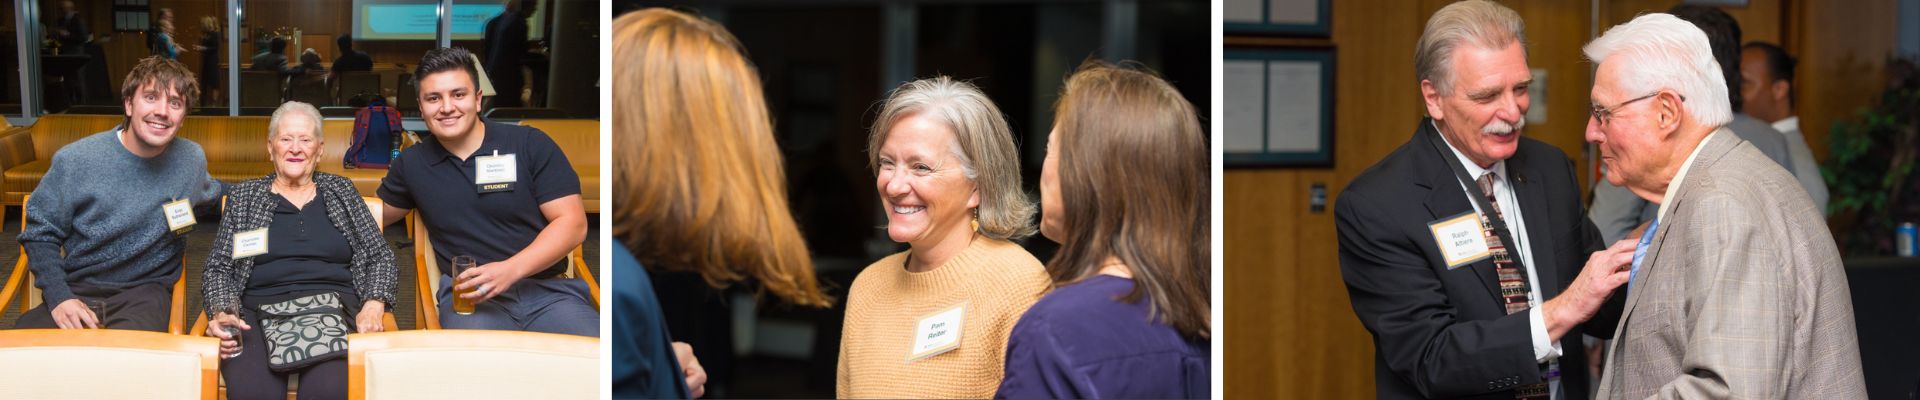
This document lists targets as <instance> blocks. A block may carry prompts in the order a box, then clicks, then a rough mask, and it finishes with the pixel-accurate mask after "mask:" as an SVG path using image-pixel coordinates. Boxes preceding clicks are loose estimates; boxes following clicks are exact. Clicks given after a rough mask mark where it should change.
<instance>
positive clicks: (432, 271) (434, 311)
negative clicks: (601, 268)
mask: <svg viewBox="0 0 1920 400" xmlns="http://www.w3.org/2000/svg"><path fill="white" fill-rule="evenodd" d="M407 225H408V226H409V227H410V228H409V229H412V230H413V266H414V274H415V275H417V276H416V278H417V279H414V282H415V285H416V286H415V287H416V288H417V290H415V291H414V293H415V294H416V295H417V297H419V300H418V301H415V302H414V311H415V313H414V316H415V318H414V320H413V325H414V329H440V297H439V296H437V294H438V293H439V290H440V261H439V258H436V257H434V255H433V241H432V240H430V239H429V238H428V236H427V227H426V224H424V223H421V221H420V213H419V212H413V213H408V214H407ZM588 240H592V238H588ZM581 247H582V246H574V247H573V252H570V253H567V264H568V265H571V266H573V268H569V269H567V273H566V274H565V275H562V276H565V277H568V278H579V279H580V280H583V281H586V282H587V290H588V291H589V294H591V295H592V296H593V298H592V300H593V306H594V307H596V308H597V307H600V283H599V282H598V281H595V280H594V279H593V271H592V270H590V269H588V268H587V262H586V258H584V255H582V251H581Z"/></svg>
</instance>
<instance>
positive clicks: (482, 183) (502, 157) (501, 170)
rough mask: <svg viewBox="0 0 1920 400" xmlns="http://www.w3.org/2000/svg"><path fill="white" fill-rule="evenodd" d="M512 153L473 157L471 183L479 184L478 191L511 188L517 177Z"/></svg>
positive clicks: (494, 152)
mask: <svg viewBox="0 0 1920 400" xmlns="http://www.w3.org/2000/svg"><path fill="white" fill-rule="evenodd" d="M517 172H519V168H516V164H515V162H514V158H513V154H500V151H499V150H494V151H493V155H490V156H480V157H476V158H474V166H473V183H474V184H475V185H478V186H479V189H480V193H491V192H505V191H509V190H513V183H514V182H515V181H517V180H518V179H519V176H520V175H519V174H518V173H517Z"/></svg>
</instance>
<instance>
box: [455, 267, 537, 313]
mask: <svg viewBox="0 0 1920 400" xmlns="http://www.w3.org/2000/svg"><path fill="white" fill-rule="evenodd" d="M527 275H531V272H528V271H521V268H520V267H519V266H515V265H513V264H510V263H507V262H505V261H500V262H490V263H487V264H486V265H481V266H478V267H473V268H468V269H467V271H466V272H461V273H460V276H456V277H454V278H453V281H454V282H458V283H459V284H458V285H455V286H454V289H455V292H456V293H457V292H458V291H460V290H467V289H474V290H473V292H471V293H467V294H465V295H459V296H460V297H465V298H468V299H472V300H473V303H474V304H480V302H483V301H487V299H491V298H493V296H498V295H500V293H504V292H506V291H507V288H511V287H513V284H514V283H516V282H519V281H520V278H525V277H527Z"/></svg>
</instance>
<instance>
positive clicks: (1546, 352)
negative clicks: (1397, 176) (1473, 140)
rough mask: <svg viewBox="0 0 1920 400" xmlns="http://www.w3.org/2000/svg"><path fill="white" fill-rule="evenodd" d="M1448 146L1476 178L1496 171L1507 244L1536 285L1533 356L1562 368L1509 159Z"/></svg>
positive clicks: (1530, 318)
mask: <svg viewBox="0 0 1920 400" xmlns="http://www.w3.org/2000/svg"><path fill="white" fill-rule="evenodd" d="M1439 130H1440V126H1439V123H1438V122H1437V121H1436V122H1435V125H1434V131H1436V132H1438V131H1439ZM1440 138H1441V139H1443V140H1444V139H1446V135H1441V136H1440ZM1447 149H1449V150H1452V151H1453V156H1454V158H1457V159H1459V160H1460V164H1461V165H1465V166H1466V167H1467V176H1469V177H1471V178H1473V179H1479V178H1480V176H1481V175H1485V174H1487V173H1492V174H1493V176H1494V179H1493V196H1494V198H1495V199H1496V200H1498V203H1499V205H1498V207H1499V208H1500V217H1501V219H1502V220H1503V221H1502V222H1505V223H1506V224H1507V232H1509V233H1512V234H1513V241H1514V242H1515V243H1513V244H1512V245H1511V246H1507V247H1508V248H1510V249H1514V250H1516V251H1518V252H1519V253H1520V254H1519V256H1520V259H1521V260H1522V261H1523V262H1525V264H1524V265H1525V266H1526V268H1527V285H1528V287H1531V288H1533V290H1529V291H1527V306H1528V308H1527V326H1528V329H1527V330H1528V331H1529V336H1531V337H1532V339H1533V340H1532V342H1533V359H1534V362H1541V363H1552V364H1554V366H1553V368H1555V369H1558V364H1559V362H1560V361H1559V359H1560V355H1561V353H1562V349H1561V347H1560V343H1559V342H1555V341H1553V338H1552V336H1550V335H1548V334H1547V322H1546V319H1545V317H1544V316H1542V315H1541V310H1540V302H1541V301H1543V300H1542V299H1541V298H1540V290H1541V289H1540V274H1539V273H1538V270H1537V269H1535V268H1534V264H1533V250H1532V248H1531V242H1529V241H1528V240H1527V230H1526V226H1527V219H1526V217H1525V216H1524V215H1521V211H1520V201H1519V198H1518V197H1516V196H1514V193H1513V185H1511V184H1509V183H1508V182H1507V178H1508V176H1510V175H1508V174H1507V160H1500V161H1495V162H1494V163H1493V167H1491V168H1481V167H1480V165H1479V164H1474V163H1473V160H1472V159H1469V158H1467V155H1466V153H1461V152H1460V148H1458V147H1455V146H1454V145H1453V142H1452V141H1450V140H1449V141H1447ZM1460 189H1461V190H1464V191H1466V193H1468V194H1467V204H1471V205H1473V210H1474V211H1476V212H1485V211H1482V210H1480V203H1478V202H1476V201H1474V200H1473V194H1472V193H1473V190H1468V189H1467V187H1466V184H1465V183H1462V184H1460ZM1548 384H1549V386H1550V387H1549V391H1550V392H1551V393H1552V394H1553V398H1556V399H1558V398H1562V396H1561V395H1560V380H1559V379H1551V380H1549V381H1548Z"/></svg>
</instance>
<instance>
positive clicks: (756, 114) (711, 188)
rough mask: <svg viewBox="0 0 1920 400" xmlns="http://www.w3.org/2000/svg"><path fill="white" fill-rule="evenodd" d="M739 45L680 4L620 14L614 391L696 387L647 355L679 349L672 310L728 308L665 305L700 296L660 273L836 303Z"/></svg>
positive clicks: (616, 29) (805, 301) (695, 391)
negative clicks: (823, 281)
mask: <svg viewBox="0 0 1920 400" xmlns="http://www.w3.org/2000/svg"><path fill="white" fill-rule="evenodd" d="M742 53H743V51H742V50H741V49H740V45H739V41H738V40H736V39H734V37H733V35H732V34H731V33H728V32H727V31H726V29H725V28H723V27H721V26H720V24H718V23H715V22H714V21H711V20H708V19H705V18H701V17H698V16H693V15H689V14H686V13H682V12H679V11H674V10H669V9H663V8H654V9H645V10H640V11H635V12H632V13H628V14H626V15H622V16H620V17H619V18H616V19H615V20H614V22H613V57H614V62H613V65H615V67H614V71H613V83H614V85H613V110H614V117H613V154H614V157H613V169H614V175H613V197H614V198H615V199H616V200H615V201H614V202H613V204H614V208H613V236H614V238H615V239H616V240H617V241H618V242H619V244H620V245H619V246H615V248H614V254H615V257H614V260H613V267H614V270H615V271H616V274H617V275H618V276H619V277H618V278H616V279H615V281H614V284H613V286H614V304H615V306H614V319H613V326H614V328H613V339H612V340H613V341H614V358H615V361H616V362H615V367H614V386H615V388H614V396H615V397H622V396H626V395H642V396H647V395H655V394H657V395H659V396H663V397H686V396H688V394H689V393H677V394H676V393H673V392H670V391H658V390H656V389H660V388H662V387H663V386H667V385H672V384H674V383H673V382H670V381H672V379H659V377H658V375H663V374H660V373H657V372H653V373H650V372H648V371H652V370H651V369H647V368H644V367H643V366H644V365H646V364H645V362H646V360H645V357H646V356H648V355H667V354H668V353H669V352H671V351H672V350H670V349H669V345H668V339H667V337H666V336H667V335H666V328H667V327H668V326H667V325H671V324H668V323H666V322H664V321H675V320H695V319H696V318H704V319H712V318H726V317H725V316H724V315H721V316H716V315H691V316H684V318H680V317H682V316H675V315H664V313H663V312H662V304H663V303H665V304H669V305H670V304H671V303H673V302H677V301H698V299H677V298H659V299H658V300H656V299H655V298H654V294H653V286H652V283H651V282H652V280H653V279H650V278H652V277H656V276H659V275H658V274H695V275H697V276H699V277H700V279H701V280H702V281H704V282H705V283H706V284H707V285H709V286H711V287H712V288H716V289H718V288H724V287H726V286H727V285H730V284H732V283H736V282H741V281H746V280H751V281H753V282H754V283H755V284H756V285H757V286H758V287H760V288H762V289H764V290H765V291H766V292H769V293H772V294H773V295H774V296H775V297H777V298H779V299H781V300H784V301H786V302H789V303H793V304H799V305H805V306H812V307H826V306H828V305H829V304H831V300H830V299H829V298H827V296H826V295H825V294H824V293H822V292H821V291H820V288H819V286H818V283H817V282H816V280H815V278H814V270H813V261H812V258H811V257H810V256H809V254H808V251H807V247H806V243H805V241H804V240H802V238H801V236H800V230H799V228H798V227H797V225H796V224H795V223H794V219H793V216H792V214H790V212H789V211H788V205H787V190H786V184H785V182H786V174H785V172H784V171H783V169H782V163H781V158H780V152H779V149H778V148H777V146H776V145H775V143H774V139H773V127H772V119H771V118H770V116H769V115H768V113H767V107H766V100H765V95H764V94H763V93H762V92H761V87H760V78H759V75H758V73H757V72H756V71H755V70H754V68H753V66H752V65H751V64H750V63H748V61H747V59H746V57H745V56H744V55H743V54H742ZM642 265H644V266H645V268H644V269H642V268H641V266H642ZM668 309H669V310H671V309H674V308H671V307H669V308H668ZM675 339H683V338H675ZM711 339H715V340H716V342H718V343H725V342H727V341H730V340H731V338H711ZM696 347H697V346H696ZM683 357H684V356H683ZM664 375H671V374H664ZM695 386H696V387H690V388H688V389H691V392H690V394H691V395H692V396H699V395H700V391H701V389H700V388H699V387H697V386H698V385H695Z"/></svg>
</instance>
